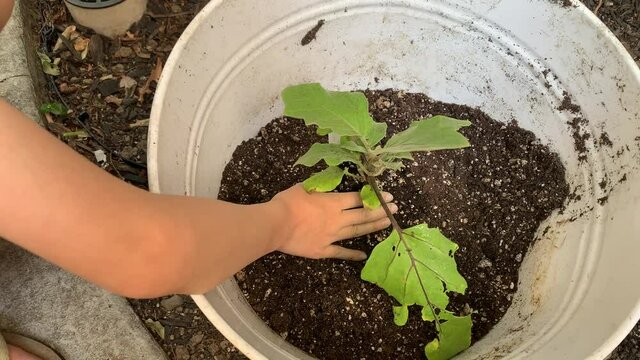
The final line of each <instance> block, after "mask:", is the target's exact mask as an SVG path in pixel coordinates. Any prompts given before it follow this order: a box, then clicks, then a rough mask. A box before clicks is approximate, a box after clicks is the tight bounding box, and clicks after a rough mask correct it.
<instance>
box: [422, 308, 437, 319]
mask: <svg viewBox="0 0 640 360" xmlns="http://www.w3.org/2000/svg"><path fill="white" fill-rule="evenodd" d="M435 319H436V316H435V314H434V313H433V311H432V310H431V308H430V307H428V306H425V307H423V308H422V320H423V321H433V320H435Z"/></svg>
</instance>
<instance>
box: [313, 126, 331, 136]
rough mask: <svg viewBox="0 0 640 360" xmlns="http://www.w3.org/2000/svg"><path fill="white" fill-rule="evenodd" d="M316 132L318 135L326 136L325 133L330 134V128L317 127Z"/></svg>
mask: <svg viewBox="0 0 640 360" xmlns="http://www.w3.org/2000/svg"><path fill="white" fill-rule="evenodd" d="M316 134H318V135H320V136H327V135H329V134H331V129H320V128H318V130H316Z"/></svg>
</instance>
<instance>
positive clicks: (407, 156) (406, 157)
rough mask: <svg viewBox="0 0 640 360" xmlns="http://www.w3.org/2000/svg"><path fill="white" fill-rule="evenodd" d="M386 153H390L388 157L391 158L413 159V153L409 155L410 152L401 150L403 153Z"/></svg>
mask: <svg viewBox="0 0 640 360" xmlns="http://www.w3.org/2000/svg"><path fill="white" fill-rule="evenodd" d="M386 155H390V157H391V158H393V159H404V160H414V159H413V155H411V153H410V152H403V153H397V154H386Z"/></svg>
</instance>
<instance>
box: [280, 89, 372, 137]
mask: <svg viewBox="0 0 640 360" xmlns="http://www.w3.org/2000/svg"><path fill="white" fill-rule="evenodd" d="M282 100H283V101H284V114H285V115H286V116H290V117H294V118H297V119H303V120H304V121H305V123H306V124H307V125H311V124H314V125H318V128H320V129H322V130H323V133H324V132H326V131H327V130H330V131H331V132H335V133H337V134H338V135H341V136H358V137H362V138H364V137H366V136H367V135H368V134H369V132H370V131H371V128H372V127H373V119H372V118H371V116H370V115H369V103H368V101H367V98H366V97H365V96H364V94H363V93H360V92H339V91H327V90H325V89H324V88H323V87H322V86H321V85H320V84H317V83H314V84H301V85H294V86H290V87H288V88H286V89H284V91H282Z"/></svg>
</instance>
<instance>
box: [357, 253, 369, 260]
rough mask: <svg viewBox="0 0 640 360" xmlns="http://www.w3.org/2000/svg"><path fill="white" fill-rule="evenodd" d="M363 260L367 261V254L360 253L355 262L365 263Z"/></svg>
mask: <svg viewBox="0 0 640 360" xmlns="http://www.w3.org/2000/svg"><path fill="white" fill-rule="evenodd" d="M365 260H367V254H365V253H361V254H360V256H358V259H357V260H356V261H365Z"/></svg>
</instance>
